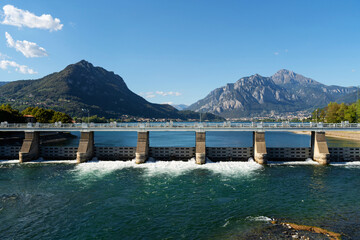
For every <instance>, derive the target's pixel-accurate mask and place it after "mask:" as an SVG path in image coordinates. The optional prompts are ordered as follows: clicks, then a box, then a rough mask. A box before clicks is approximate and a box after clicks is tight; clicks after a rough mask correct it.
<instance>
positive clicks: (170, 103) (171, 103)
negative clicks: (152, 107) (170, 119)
mask: <svg viewBox="0 0 360 240" xmlns="http://www.w3.org/2000/svg"><path fill="white" fill-rule="evenodd" d="M161 104H169V105H173V104H174V103H173V102H163V103H161Z"/></svg>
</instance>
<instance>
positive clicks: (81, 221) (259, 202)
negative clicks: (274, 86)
mask: <svg viewBox="0 0 360 240" xmlns="http://www.w3.org/2000/svg"><path fill="white" fill-rule="evenodd" d="M191 136H192V135H191ZM245 136H246V134H245ZM284 136H285V137H284ZM289 136H290V137H289ZM182 137H183V139H182ZM182 137H179V136H177V135H176V137H174V138H173V139H171V138H168V140H167V143H169V142H171V141H172V142H175V143H174V144H177V145H180V144H182V143H183V141H182V140H184V139H185V140H184V141H185V142H186V141H187V140H186V139H188V141H192V140H191V138H192V137H193V136H192V137H188V138H187V137H186V135H185V136H182ZM102 138H103V140H101V138H100V136H98V138H97V143H99V144H104V145H107V143H108V142H114V141H124V139H125V138H121V137H119V139H116V138H114V137H113V136H111V137H108V138H107V137H106V135H103V136H102ZM216 138H219V139H225V137H224V136H222V135H221V134H220V135H216V136H214V139H213V140H211V139H210V141H214V142H213V143H216V140H215V139H216ZM229 138H230V139H231V138H233V140H234V141H238V142H237V143H238V145H241V144H242V143H246V142H247V139H246V137H245V140H244V138H243V139H242V138H239V136H238V137H236V136H235V135H234V136H230V137H229ZM229 138H228V139H229ZM284 138H287V139H288V142H289V139H300V140H299V141H297V142H296V144H297V145H296V146H299V145H304V144H305V142H306V144H308V143H307V141H308V140H309V139H308V136H304V135H295V134H294V135H292V134H288V135H283V136H282V137H280V138H279V141H278V143H279V142H281V141H286V140H283V139H284ZM160 139H161V138H160V137H159V140H153V141H152V139H150V142H153V143H156V141H159V142H158V143H157V144H163V143H161V142H160V141H163V140H160ZM275 139H276V137H275ZM305 140H306V141H305ZM95 141H96V140H95ZM129 141H133V140H129ZM229 141H232V140H229ZM302 141H304V142H302ZM124 143H126V142H122V144H124ZM129 144H131V143H129ZM219 144H226V142H225V143H224V140H219ZM291 144H295V143H294V142H292V143H291ZM115 145H119V144H115ZM119 146H121V145H119ZM185 146H189V145H188V142H187V143H186V145H185ZM359 176H360V162H352V163H346V164H345V163H333V164H331V165H330V166H320V165H318V164H316V163H315V162H313V161H312V160H310V159H308V160H307V161H305V162H300V163H299V162H292V163H270V164H269V165H268V166H265V167H264V166H260V165H258V164H256V163H254V162H253V161H251V160H250V161H249V162H217V163H213V162H210V161H208V163H207V164H205V165H201V166H199V165H196V164H195V162H194V159H190V160H189V161H188V162H181V161H170V162H162V161H156V160H154V159H150V161H148V162H147V163H145V164H142V165H136V164H135V163H134V161H132V160H130V161H125V162H122V161H93V162H88V163H82V164H78V165H77V164H73V162H71V161H70V162H66V163H61V162H60V163H56V164H45V163H36V164H34V163H27V164H22V165H19V164H17V163H16V162H15V161H5V162H0V239H94V238H99V239H244V238H246V236H247V234H248V233H253V232H257V231H261V229H263V228H264V227H266V226H269V225H271V224H270V223H269V221H270V220H271V219H274V218H275V219H280V220H283V221H286V222H294V223H299V224H305V225H314V226H319V227H323V228H326V229H329V230H332V231H335V232H339V233H342V234H343V236H344V239H360V228H359V224H360V220H359V219H360V203H359V196H360V188H359V186H360V178H359Z"/></svg>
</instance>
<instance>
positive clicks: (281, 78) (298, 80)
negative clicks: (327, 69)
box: [271, 69, 322, 85]
mask: <svg viewBox="0 0 360 240" xmlns="http://www.w3.org/2000/svg"><path fill="white" fill-rule="evenodd" d="M271 79H272V80H273V81H274V82H275V83H276V84H279V85H286V84H292V85H307V84H311V85H322V84H321V83H319V82H317V81H315V80H313V79H311V78H307V77H304V76H303V75H301V74H297V73H295V72H293V71H290V70H287V69H281V70H279V71H277V72H276V73H275V74H274V75H272V76H271Z"/></svg>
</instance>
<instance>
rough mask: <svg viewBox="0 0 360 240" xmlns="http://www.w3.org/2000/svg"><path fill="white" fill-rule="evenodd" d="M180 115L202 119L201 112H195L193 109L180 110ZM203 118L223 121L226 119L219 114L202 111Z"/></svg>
mask: <svg viewBox="0 0 360 240" xmlns="http://www.w3.org/2000/svg"><path fill="white" fill-rule="evenodd" d="M179 115H180V116H181V117H182V118H183V119H195V120H197V121H198V120H200V113H198V112H193V111H190V110H183V111H179ZM201 120H202V121H215V122H223V121H225V118H223V117H220V116H217V115H215V114H212V113H201Z"/></svg>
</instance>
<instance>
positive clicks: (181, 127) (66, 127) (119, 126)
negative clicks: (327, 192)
mask: <svg viewBox="0 0 360 240" xmlns="http://www.w3.org/2000/svg"><path fill="white" fill-rule="evenodd" d="M0 131H40V132H64V131H136V132H141V131H142V132H146V131H195V132H204V131H205V132H206V131H225V132H226V131H252V132H253V131H280V132H283V131H360V123H346V122H342V123H311V122H310V123H289V122H274V123H262V122H247V123H239V122H201V123H199V122H147V123H117V122H112V123H61V122H58V123H7V122H2V123H0Z"/></svg>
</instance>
